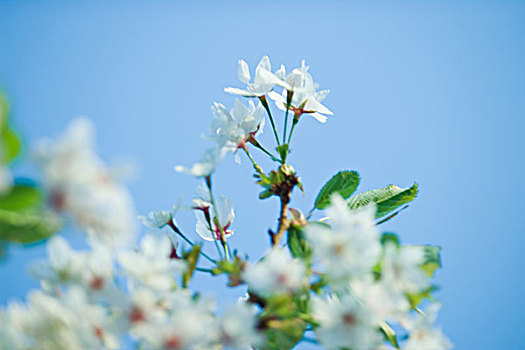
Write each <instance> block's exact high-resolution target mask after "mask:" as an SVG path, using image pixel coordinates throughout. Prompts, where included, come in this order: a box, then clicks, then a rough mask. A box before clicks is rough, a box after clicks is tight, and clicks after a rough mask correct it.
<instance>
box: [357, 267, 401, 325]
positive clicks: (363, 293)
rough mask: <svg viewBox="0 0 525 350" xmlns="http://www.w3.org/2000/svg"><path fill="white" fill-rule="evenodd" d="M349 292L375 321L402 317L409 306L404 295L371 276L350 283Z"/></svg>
mask: <svg viewBox="0 0 525 350" xmlns="http://www.w3.org/2000/svg"><path fill="white" fill-rule="evenodd" d="M350 291H351V293H352V295H354V296H355V297H356V298H357V299H359V300H360V302H362V303H363V304H364V305H365V306H366V307H367V309H368V310H369V311H370V312H371V314H372V316H373V317H374V318H375V319H376V320H378V321H379V320H396V319H397V318H399V317H404V316H405V315H406V314H408V312H409V310H410V304H409V302H408V299H407V297H406V295H405V294H404V293H400V292H399V291H397V290H395V289H392V288H390V287H389V285H387V284H385V283H383V282H382V281H381V280H379V281H376V280H374V278H373V276H372V275H366V276H364V277H362V278H356V279H352V280H351V281H350Z"/></svg>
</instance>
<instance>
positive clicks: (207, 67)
mask: <svg viewBox="0 0 525 350" xmlns="http://www.w3.org/2000/svg"><path fill="white" fill-rule="evenodd" d="M524 35H525V3H524V2H520V1H477V2H474V1H472V2H471V1H441V2H437V1H427V2H417V1H396V2H393V1H346V2H345V1H323V2H321V1H319V2H313V1H259V2H249V1H246V2H236V1H225V2H217V1H191V2H190V1H188V2H181V1H147V2H146V1H130V0H127V1H74V2H70V1H23V0H22V1H9V0H0V89H1V90H3V91H4V92H5V94H6V97H7V98H8V100H9V102H10V105H11V110H12V114H11V116H12V118H13V123H14V126H15V127H16V129H17V130H18V131H19V132H20V133H22V135H23V136H24V146H25V152H26V153H25V155H26V157H25V158H24V159H21V160H19V161H18V163H17V164H16V166H15V174H16V175H19V176H37V175H38V172H37V171H36V169H35V168H34V167H33V166H32V165H31V162H30V161H29V159H28V158H27V156H28V155H29V150H30V147H31V145H32V144H33V143H34V141H35V140H37V139H38V138H40V137H42V136H53V135H57V134H59V133H60V132H61V131H62V130H63V129H64V127H65V126H66V124H67V123H68V121H69V120H70V119H71V118H72V117H74V116H77V115H85V116H89V117H90V118H92V119H93V120H94V122H95V123H96V125H97V128H98V136H97V144H98V151H99V153H100V154H101V155H102V157H103V158H104V159H106V160H107V161H108V162H110V163H111V162H115V161H118V160H119V159H121V158H122V157H126V158H131V159H133V160H134V161H135V162H136V163H137V164H138V165H139V169H140V172H139V176H138V177H137V179H136V180H134V181H133V182H131V183H130V188H131V191H132V194H133V196H134V198H135V200H136V206H137V211H138V213H142V214H144V213H147V212H148V211H150V210H159V209H168V208H170V207H171V205H172V204H174V203H175V202H176V201H177V199H178V198H179V196H184V198H185V199H186V201H189V200H191V197H192V194H193V190H194V188H195V186H197V185H198V182H197V181H196V180H195V179H194V178H192V177H189V176H185V175H181V174H177V173H175V172H174V171H173V166H174V165H176V164H184V165H189V164H192V163H193V162H194V161H196V160H197V159H198V158H199V157H200V154H201V152H202V150H204V148H205V147H206V143H205V142H204V141H203V140H202V139H201V134H203V133H205V132H207V128H208V126H209V124H210V121H211V113H210V109H209V107H210V105H211V104H212V102H213V101H221V102H223V103H225V104H226V105H227V106H232V105H233V101H234V98H233V97H232V96H229V95H227V94H225V93H224V92H223V88H224V87H225V86H241V85H240V82H238V81H237V60H238V59H240V58H243V59H245V60H246V61H247V62H248V63H249V64H250V66H251V67H252V68H253V67H254V66H255V64H257V62H258V61H259V59H260V58H261V56H263V55H269V56H270V58H271V60H272V63H273V67H274V68H277V67H278V65H279V64H281V63H283V64H286V65H287V67H289V68H293V67H296V66H298V65H300V63H301V59H303V58H304V59H306V61H307V64H309V65H310V66H311V69H310V71H311V73H312V74H313V76H314V78H315V79H316V81H318V82H319V83H320V84H321V88H326V89H330V90H331V91H332V92H331V93H330V95H329V96H328V98H327V99H326V100H325V104H326V105H327V106H328V107H329V108H331V109H332V110H333V111H334V113H335V115H334V116H333V117H331V118H330V119H329V120H328V122H327V124H326V125H322V124H320V123H318V122H317V121H316V120H314V119H313V118H309V117H306V116H305V117H303V119H302V122H301V123H300V124H299V126H298V128H297V129H296V131H295V134H294V140H293V145H292V153H291V155H290V158H289V160H290V162H291V163H292V164H293V165H294V166H295V168H296V169H297V171H298V172H299V174H300V175H301V176H302V179H303V183H304V187H305V194H304V196H303V195H301V194H300V193H299V192H297V193H295V197H294V201H293V206H295V207H297V208H300V209H302V210H304V211H307V210H309V209H310V208H311V207H312V203H313V200H314V198H315V195H316V194H317V192H318V190H319V189H320V188H321V186H322V185H323V183H324V182H325V181H326V180H328V179H329V178H330V177H331V176H332V175H333V174H334V173H335V172H337V171H338V170H341V169H355V170H357V171H359V172H360V174H361V177H362V182H361V185H360V188H359V191H364V190H368V189H373V188H379V187H382V186H385V185H387V184H390V183H394V184H397V185H399V186H402V187H406V186H409V185H411V184H412V183H413V181H417V182H418V183H419V184H420V194H419V196H418V198H417V200H416V201H415V202H413V203H412V204H411V206H410V208H409V209H408V210H405V211H404V212H403V213H402V214H400V215H399V216H398V217H396V218H395V219H394V220H391V221H390V222H389V223H387V224H385V225H384V227H383V228H384V229H385V230H389V231H394V232H397V233H398V234H399V235H400V236H401V239H402V241H403V243H415V244H425V243H432V244H437V245H440V246H442V247H443V251H442V259H443V263H444V268H443V269H442V270H441V271H440V272H438V276H437V281H438V283H439V284H440V286H441V289H440V290H439V292H438V293H436V296H437V298H438V299H439V300H441V301H442V302H443V304H444V307H443V309H442V313H441V316H440V319H439V322H438V323H439V324H440V325H442V327H443V329H444V331H445V332H446V333H447V334H448V335H449V336H450V338H451V339H452V341H453V342H454V343H455V346H456V348H457V349H477V350H484V349H487V350H488V349H509V350H513V349H524V348H525V345H524V343H523V336H522V334H521V332H520V331H519V327H520V326H521V325H522V324H524V323H525V314H524V313H523V310H524V308H525V301H524V299H523V295H524V292H525V278H524V274H523V272H522V268H521V260H522V254H523V253H522V251H523V245H524V244H525V238H524V236H523V233H524V232H523V229H522V228H520V227H523V223H522V222H521V218H522V215H523V214H522V211H523V210H524V209H525V207H524V205H523V198H524V195H525V190H524V187H523V184H522V179H523V178H524V176H525V168H524V165H523V155H522V152H523V151H524V150H525V141H524V138H523V131H524V127H525V122H524V121H523V119H524V117H525V113H524V112H525V98H524V93H525V68H524V67H525V66H524V62H525V40H523V38H524ZM278 115H280V114H278ZM277 119H278V120H280V122H282V117H277ZM268 126H269V125H267V128H266V130H265V134H264V135H263V138H262V139H263V141H264V143H265V144H266V145H267V146H268V147H270V146H272V145H273V143H272V141H273V140H272V134H271V131H270V128H268ZM272 147H273V146H272ZM254 154H255V155H256V157H257V158H258V159H259V160H260V161H261V165H263V167H264V168H265V169H268V170H269V167H270V166H271V163H269V162H266V161H264V160H263V157H262V155H261V154H258V153H256V151H254ZM251 175H252V168H251V166H250V164H249V163H248V161H247V159H243V163H242V165H241V166H238V165H236V164H234V162H233V161H232V159H231V157H228V159H226V160H225V161H224V162H223V163H222V164H221V166H220V167H219V172H218V174H217V176H216V178H215V185H216V188H217V193H225V194H227V195H228V196H230V197H231V198H232V199H233V201H234V203H235V204H236V219H235V221H234V225H233V228H234V229H235V231H236V235H235V236H234V237H233V238H232V239H231V242H232V245H233V247H234V248H237V249H239V250H240V251H246V252H247V253H249V255H250V256H251V257H252V258H259V257H260V256H262V254H264V252H265V251H266V249H267V247H268V236H267V234H266V231H267V229H268V228H270V227H273V228H275V226H276V217H277V213H278V201H277V199H275V198H271V199H268V200H266V201H258V200H257V195H258V192H259V188H257V186H255V185H254V183H253V179H252V178H251ZM178 222H179V223H180V224H181V226H182V227H183V228H184V230H185V231H187V232H191V231H192V230H193V227H194V218H193V215H192V214H191V213H182V215H181V216H180V217H179V219H178ZM63 234H64V235H66V236H68V235H70V234H71V233H69V232H67V230H66V231H64V232H63ZM195 236H196V235H195ZM195 236H194V237H195ZM213 249H214V247H213V246H212V245H210V246H207V250H208V251H209V252H210V253H213ZM45 254H46V252H45V245H44V244H36V245H33V246H30V247H25V248H22V247H16V246H11V248H10V250H9V252H8V257H7V259H6V260H4V261H2V263H1V264H0V276H1V278H0V304H1V305H5V304H6V303H7V302H8V300H12V299H23V298H24V295H25V294H26V292H27V291H28V290H30V289H31V288H36V287H38V283H37V282H36V281H35V280H33V279H31V278H30V277H29V276H27V274H26V273H25V269H26V266H27V264H28V263H29V262H30V261H32V260H34V259H36V258H39V257H44V256H45ZM224 282H225V281H224V280H223V279H222V278H217V279H216V280H214V281H212V282H209V281H206V280H204V279H203V278H199V279H198V280H197V281H196V284H195V287H196V288H200V289H207V290H209V291H208V293H211V294H213V295H215V296H216V297H218V298H224V299H226V300H234V299H235V298H236V297H237V296H239V295H240V294H241V292H242V290H239V289H237V290H226V289H225V288H223V287H222V286H223V285H224ZM305 348H306V347H305Z"/></svg>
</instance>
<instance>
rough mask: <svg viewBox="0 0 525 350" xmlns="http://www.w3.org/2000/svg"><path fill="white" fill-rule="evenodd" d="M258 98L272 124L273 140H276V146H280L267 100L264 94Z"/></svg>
mask: <svg viewBox="0 0 525 350" xmlns="http://www.w3.org/2000/svg"><path fill="white" fill-rule="evenodd" d="M259 100H260V101H261V104H262V105H263V107H264V109H266V113H268V117H269V118H270V123H271V124H272V129H273V134H274V135H275V141H277V146H280V145H281V141H279V135H277V129H276V128H275V122H274V121H273V117H272V113H271V112H270V106H268V100H266V95H262V96H259ZM283 140H284V139H283Z"/></svg>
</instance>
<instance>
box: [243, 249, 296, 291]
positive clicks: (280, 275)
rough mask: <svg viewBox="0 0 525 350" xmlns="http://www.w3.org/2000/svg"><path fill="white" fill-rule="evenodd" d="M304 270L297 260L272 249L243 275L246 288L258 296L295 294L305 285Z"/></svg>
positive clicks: (283, 252)
mask: <svg viewBox="0 0 525 350" xmlns="http://www.w3.org/2000/svg"><path fill="white" fill-rule="evenodd" d="M305 273H306V268H305V266H304V264H303V262H302V261H301V260H299V259H291V258H290V257H289V256H288V254H287V253H286V252H285V251H284V250H283V249H282V248H278V247H276V248H273V249H272V250H271V251H270V253H268V255H266V256H265V257H264V258H263V259H262V260H261V261H259V262H258V263H257V264H255V265H253V266H249V267H247V268H246V270H245V271H244V273H243V279H244V281H245V282H246V283H247V284H248V287H249V288H250V289H251V290H253V291H255V292H256V293H260V294H284V293H290V292H295V291H297V290H299V289H301V288H303V287H304V285H305Z"/></svg>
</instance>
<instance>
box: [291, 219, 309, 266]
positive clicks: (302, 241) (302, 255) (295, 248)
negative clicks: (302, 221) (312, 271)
mask: <svg viewBox="0 0 525 350" xmlns="http://www.w3.org/2000/svg"><path fill="white" fill-rule="evenodd" d="M287 238H288V242H287V243H288V249H289V250H290V253H291V254H292V256H293V257H294V258H299V259H302V260H304V261H306V262H307V264H310V259H311V258H312V246H311V244H310V242H308V241H307V240H306V238H305V236H304V230H303V229H302V228H300V227H293V226H292V227H290V229H289V230H288V237H287Z"/></svg>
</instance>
